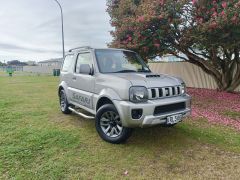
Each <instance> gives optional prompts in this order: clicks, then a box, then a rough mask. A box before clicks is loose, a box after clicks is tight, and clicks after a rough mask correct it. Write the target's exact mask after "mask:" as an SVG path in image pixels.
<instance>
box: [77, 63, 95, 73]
mask: <svg viewBox="0 0 240 180" xmlns="http://www.w3.org/2000/svg"><path fill="white" fill-rule="evenodd" d="M79 73H80V74H86V75H92V68H91V67H90V65H89V64H81V65H80V70H79Z"/></svg>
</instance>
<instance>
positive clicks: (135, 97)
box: [129, 86, 148, 103]
mask: <svg viewBox="0 0 240 180" xmlns="http://www.w3.org/2000/svg"><path fill="white" fill-rule="evenodd" d="M129 99H130V101H132V102H134V103H141V102H146V101H147V100H148V90H147V88H146V87H142V86H133V87H131V88H130V90H129Z"/></svg>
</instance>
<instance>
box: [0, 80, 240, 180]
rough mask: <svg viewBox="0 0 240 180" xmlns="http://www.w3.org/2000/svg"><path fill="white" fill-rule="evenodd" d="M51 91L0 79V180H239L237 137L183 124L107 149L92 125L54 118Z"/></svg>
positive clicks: (139, 133)
mask: <svg viewBox="0 0 240 180" xmlns="http://www.w3.org/2000/svg"><path fill="white" fill-rule="evenodd" d="M57 87H58V79H57V78H54V77H51V76H39V77H38V76H13V77H12V78H10V77H0V179H10V178H14V179H116V178H117V179H132V178H134V179H156V178H161V179H173V178H176V179H205V178H210V179H211V178H215V179H219V178H223V177H225V178H228V179H239V173H240V172H239V171H240V163H239V162H240V156H239V153H240V133H239V132H237V131H235V130H232V129H230V128H226V127H222V126H217V125H209V124H208V123H207V122H206V121H204V120H199V121H193V120H191V119H187V120H186V121H184V122H183V123H181V124H179V125H177V126H176V127H174V128H162V127H153V128H148V129H136V130H135V131H134V133H133V135H132V137H131V138H130V139H129V141H128V142H127V143H126V144H122V145H112V144H108V143H106V142H104V141H102V140H101V139H100V138H99V136H98V134H97V133H96V131H95V126H94V120H86V119H83V118H80V117H78V116H76V115H63V114H62V113H61V112H60V111H59V107H58V97H57ZM125 171H128V175H126V176H125V175H124V172H125Z"/></svg>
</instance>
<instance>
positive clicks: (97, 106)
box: [96, 96, 114, 111]
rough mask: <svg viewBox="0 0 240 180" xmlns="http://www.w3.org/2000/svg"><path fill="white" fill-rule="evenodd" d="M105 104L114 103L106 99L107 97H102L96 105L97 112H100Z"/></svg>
mask: <svg viewBox="0 0 240 180" xmlns="http://www.w3.org/2000/svg"><path fill="white" fill-rule="evenodd" d="M105 104H113V101H112V100H111V99H110V98H109V97H106V96H102V97H100V98H99V99H98V101H97V104H96V111H98V109H99V108H100V107H102V106H103V105H105ZM113 105H114V104H113Z"/></svg>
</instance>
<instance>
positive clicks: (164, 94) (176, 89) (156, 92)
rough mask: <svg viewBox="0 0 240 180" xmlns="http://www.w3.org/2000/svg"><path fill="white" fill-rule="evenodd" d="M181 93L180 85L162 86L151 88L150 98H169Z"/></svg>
mask: <svg viewBox="0 0 240 180" xmlns="http://www.w3.org/2000/svg"><path fill="white" fill-rule="evenodd" d="M179 95H181V87H180V86H171V87H162V88H149V89H148V97H149V99H160V98H168V97H174V96H179Z"/></svg>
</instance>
